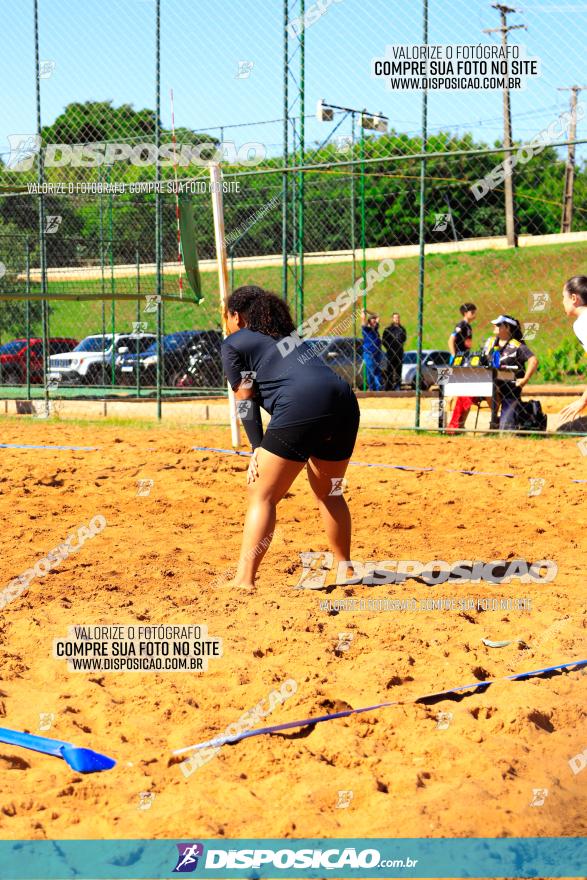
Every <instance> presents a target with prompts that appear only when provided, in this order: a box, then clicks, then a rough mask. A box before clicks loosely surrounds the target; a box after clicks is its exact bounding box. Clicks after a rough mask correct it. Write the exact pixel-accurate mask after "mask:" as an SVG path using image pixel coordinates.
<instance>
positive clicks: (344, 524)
mask: <svg viewBox="0 0 587 880" xmlns="http://www.w3.org/2000/svg"><path fill="white" fill-rule="evenodd" d="M348 463H349V459H348V458H347V459H345V460H344V461H324V460H323V459H321V458H314V457H312V458H311V459H310V460H309V462H308V466H307V471H308V479H309V481H310V486H311V488H312V491H313V493H314V495H315V496H316V499H317V501H318V508H319V510H320V516H321V517H322V522H323V523H324V529H325V531H326V537H327V538H328V543H329V545H330V549H331V550H332V554H333V556H334V561H335V562H341V561H342V560H345V561H346V560H348V559H350V558H351V513H350V510H349V508H348V505H347V503H346V500H345V497H344V495H343V494H342V493H341V491H340V490H341V486H340V484H339V483H338V481H339V480H341V481H342V478H343V477H344V475H345V473H346V469H347V467H348ZM333 492H334V493H336V494H332V493H333Z"/></svg>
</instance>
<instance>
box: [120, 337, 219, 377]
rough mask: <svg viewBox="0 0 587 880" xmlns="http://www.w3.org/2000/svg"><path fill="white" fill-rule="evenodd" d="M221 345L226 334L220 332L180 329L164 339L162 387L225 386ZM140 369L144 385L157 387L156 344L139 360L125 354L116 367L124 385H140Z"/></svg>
mask: <svg viewBox="0 0 587 880" xmlns="http://www.w3.org/2000/svg"><path fill="white" fill-rule="evenodd" d="M221 342H222V334H221V333H219V332H218V330H180V331H179V332H177V333H168V334H167V335H166V336H163V338H162V339H161V348H162V352H163V358H162V361H163V366H162V369H163V379H162V384H163V385H166V386H168V387H184V386H190V385H193V386H196V385H197V386H200V387H212V388H219V387H221V386H222V363H221V360H220V345H221ZM137 369H140V382H141V385H156V383H157V343H156V342H154V343H153V344H152V345H151V346H150V347H149V348H148V349H147V350H146V351H145V352H143V353H142V354H140V355H139V356H138V357H137V355H136V353H134V354H133V353H132V352H128V353H126V354H123V355H121V357H120V358H119V361H118V364H117V367H116V371H117V375H118V377H119V381H120V384H122V385H134V384H136V381H137V373H136V371H137Z"/></svg>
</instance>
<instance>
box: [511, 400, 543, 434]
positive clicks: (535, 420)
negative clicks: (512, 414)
mask: <svg viewBox="0 0 587 880" xmlns="http://www.w3.org/2000/svg"><path fill="white" fill-rule="evenodd" d="M517 421H518V425H517V427H518V428H519V430H520V431H546V414H545V413H543V412H542V404H541V403H540V401H539V400H520V402H519V404H518V418H517Z"/></svg>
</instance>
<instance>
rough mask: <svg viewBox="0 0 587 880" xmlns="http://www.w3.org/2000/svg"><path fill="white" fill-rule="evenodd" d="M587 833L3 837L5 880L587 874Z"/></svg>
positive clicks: (0, 860) (0, 862)
mask: <svg viewBox="0 0 587 880" xmlns="http://www.w3.org/2000/svg"><path fill="white" fill-rule="evenodd" d="M586 868H587V838H584V837H578V838H577V837H573V838H569V837H507V838H459V839H446V838H434V839H426V840H423V839H418V838H409V837H408V838H400V839H390V838H369V839H367V838H357V839H348V838H344V839H337V838H335V839H329V840H325V839H318V838H316V839H295V840H291V839H283V840H278V839H247V840H207V839H203V838H199V839H193V840H190V839H189V838H184V839H183V840H12V841H8V840H3V841H0V877H1V878H2V880H65V878H69V877H71V878H76V880H118V878H120V880H135V878H138V880H154V878H159V877H176V876H177V875H178V874H191V875H192V876H193V877H194V878H198V877H203V878H210V877H218V878H222V880H231V878H247V880H253V878H255V880H257V878H282V877H283V878H290V877H300V878H305V877H322V878H323V877H328V876H331V877H333V878H334V877H336V878H337V880H338V878H345V877H358V878H384V877H433V878H441V877H508V878H524V877H585V876H586V875H587V871H586Z"/></svg>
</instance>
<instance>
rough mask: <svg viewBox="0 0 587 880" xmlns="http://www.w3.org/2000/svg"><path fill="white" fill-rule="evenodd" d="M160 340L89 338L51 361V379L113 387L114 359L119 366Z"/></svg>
mask: <svg viewBox="0 0 587 880" xmlns="http://www.w3.org/2000/svg"><path fill="white" fill-rule="evenodd" d="M156 338H157V337H156V336H155V334H154V333H115V334H114V335H113V334H112V333H106V334H104V336H102V335H100V336H86V338H85V339H82V341H81V342H80V343H78V345H76V347H75V348H74V349H73V350H72V351H70V352H67V354H53V355H51V356H50V357H49V368H48V378H49V379H53V381H56V382H59V383H60V384H64V385H69V384H75V385H102V384H106V385H110V384H111V381H112V358H114V363H115V365H116V363H117V361H118V359H119V358H120V357H122V355H123V354H126V353H127V352H131V353H132V352H136V351H137V350H138V352H139V354H141V353H142V352H144V351H146V350H147V348H149V347H150V346H151V345H152V344H153V342H155V340H156ZM113 347H114V352H113Z"/></svg>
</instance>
